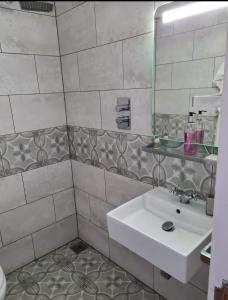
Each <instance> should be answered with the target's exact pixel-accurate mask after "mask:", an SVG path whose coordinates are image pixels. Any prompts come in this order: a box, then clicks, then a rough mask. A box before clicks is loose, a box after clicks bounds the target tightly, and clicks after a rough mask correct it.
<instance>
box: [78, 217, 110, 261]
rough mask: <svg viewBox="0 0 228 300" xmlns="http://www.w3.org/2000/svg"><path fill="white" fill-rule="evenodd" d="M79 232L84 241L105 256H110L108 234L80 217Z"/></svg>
mask: <svg viewBox="0 0 228 300" xmlns="http://www.w3.org/2000/svg"><path fill="white" fill-rule="evenodd" d="M78 232H79V237H80V238H81V239H82V240H84V241H85V242H87V243H88V244H90V245H92V246H93V247H94V248H95V249H97V250H99V251H100V252H101V253H102V254H104V255H105V256H107V257H108V256H109V243H108V233H107V232H106V231H105V230H103V229H101V228H99V227H97V226H96V225H94V224H92V223H90V222H89V221H88V220H86V219H84V218H83V217H81V216H79V215H78Z"/></svg>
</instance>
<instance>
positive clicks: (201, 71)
mask: <svg viewBox="0 0 228 300" xmlns="http://www.w3.org/2000/svg"><path fill="white" fill-rule="evenodd" d="M213 71H214V60H213V59H212V58H209V59H202V60H196V61H188V62H181V63H177V64H173V70H172V87H173V88H174V89H184V88H202V87H212V81H213Z"/></svg>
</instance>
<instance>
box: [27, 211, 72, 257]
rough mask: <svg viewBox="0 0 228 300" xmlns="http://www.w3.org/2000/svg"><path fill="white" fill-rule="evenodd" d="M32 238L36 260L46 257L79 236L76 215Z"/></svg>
mask: <svg viewBox="0 0 228 300" xmlns="http://www.w3.org/2000/svg"><path fill="white" fill-rule="evenodd" d="M32 236H33V243H34V250H35V256H36V258H37V257H40V256H42V255H45V254H46V253H48V252H50V251H52V250H54V249H56V248H58V247H60V246H62V245H65V244H66V243H68V242H70V241H72V240H74V239H75V238H76V237H77V236H78V232H77V222H76V215H72V216H70V217H68V218H66V219H64V220H62V221H60V222H58V223H55V224H53V225H51V226H49V227H46V228H44V229H42V230H40V231H38V232H36V233H34V234H33V235H32Z"/></svg>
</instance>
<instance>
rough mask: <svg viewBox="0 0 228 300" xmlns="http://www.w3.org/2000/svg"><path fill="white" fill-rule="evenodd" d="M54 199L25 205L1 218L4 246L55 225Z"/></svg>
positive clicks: (45, 199) (4, 214)
mask: <svg viewBox="0 0 228 300" xmlns="http://www.w3.org/2000/svg"><path fill="white" fill-rule="evenodd" d="M54 221H55V213H54V206H53V200H52V197H47V198H43V199H41V200H39V201H35V202H34V203H31V204H28V205H23V206H21V207H18V208H17V209H14V210H11V211H9V212H6V213H3V214H1V216H0V227H1V234H2V240H3V244H5V245H7V244H9V243H12V242H14V241H16V240H18V239H20V238H22V237H24V236H26V235H28V234H30V233H32V232H35V231H37V230H39V229H41V228H44V227H45V226H47V225H50V224H52V223H54Z"/></svg>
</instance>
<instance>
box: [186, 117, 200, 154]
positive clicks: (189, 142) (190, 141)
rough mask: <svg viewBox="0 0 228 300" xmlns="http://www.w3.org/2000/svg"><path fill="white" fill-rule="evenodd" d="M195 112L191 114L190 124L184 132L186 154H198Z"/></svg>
mask: <svg viewBox="0 0 228 300" xmlns="http://www.w3.org/2000/svg"><path fill="white" fill-rule="evenodd" d="M194 114H195V113H194V112H189V115H188V122H187V124H186V127H185V130H184V154H185V155H194V154H196V151H197V147H196V123H195V122H194Z"/></svg>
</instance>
